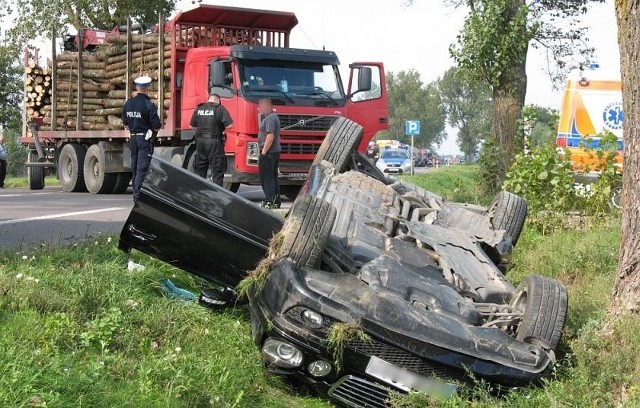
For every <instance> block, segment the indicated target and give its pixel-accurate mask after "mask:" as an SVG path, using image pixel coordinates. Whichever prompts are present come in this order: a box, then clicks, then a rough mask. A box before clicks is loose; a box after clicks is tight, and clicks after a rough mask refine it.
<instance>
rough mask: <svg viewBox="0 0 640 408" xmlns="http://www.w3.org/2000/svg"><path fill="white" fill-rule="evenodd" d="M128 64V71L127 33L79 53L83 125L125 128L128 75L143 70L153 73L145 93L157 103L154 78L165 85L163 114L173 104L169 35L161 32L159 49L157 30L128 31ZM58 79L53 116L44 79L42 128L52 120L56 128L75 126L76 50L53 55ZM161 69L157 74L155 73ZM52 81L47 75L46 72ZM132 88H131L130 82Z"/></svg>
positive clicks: (44, 128)
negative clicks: (80, 55)
mask: <svg viewBox="0 0 640 408" xmlns="http://www.w3.org/2000/svg"><path fill="white" fill-rule="evenodd" d="M131 40H132V42H131V51H132V52H131V65H130V67H129V72H128V74H129V75H127V47H126V44H127V37H126V36H125V35H120V36H113V37H110V38H109V45H107V46H102V47H99V48H98V49H97V50H95V51H93V52H87V51H85V52H84V53H83V54H82V78H83V83H82V86H81V88H82V89H81V90H80V92H81V93H82V106H81V112H82V118H81V120H80V125H81V127H82V129H83V130H107V129H110V130H119V129H123V128H124V126H123V124H122V119H121V115H122V109H123V107H124V103H125V101H126V99H128V97H133V96H135V95H136V92H135V90H134V91H132V92H131V95H127V92H126V85H127V84H126V80H127V78H129V80H131V81H133V79H134V78H136V77H138V76H141V75H149V76H150V77H151V78H153V79H154V81H153V83H152V84H151V88H150V92H149V97H150V98H151V100H152V101H153V102H154V103H155V104H156V105H158V92H157V90H158V80H162V81H163V85H164V90H165V93H164V95H163V96H164V98H163V99H164V103H163V107H162V108H163V109H162V110H163V112H164V117H165V118H166V117H167V113H168V108H169V106H170V104H171V96H172V95H171V93H169V92H168V90H169V81H170V76H171V58H170V57H171V45H170V41H169V37H168V36H165V44H166V45H165V46H164V48H163V49H162V51H160V49H159V42H158V40H159V38H158V34H157V33H155V34H145V35H133V36H131ZM54 63H55V66H56V72H57V81H56V84H55V95H56V98H55V103H56V116H55V118H54V117H53V116H52V115H53V109H52V104H51V102H53V101H51V100H50V99H51V97H50V95H51V92H50V91H51V87H52V84H51V83H49V84H47V86H48V88H47V89H48V90H49V93H48V94H47V95H49V99H48V100H45V101H44V102H43V104H42V106H39V107H38V115H40V116H41V117H43V122H44V126H43V127H42V128H41V129H43V130H47V129H51V127H52V124H54V123H55V126H56V129H58V130H64V129H71V130H75V129H76V125H77V121H78V118H77V111H78V92H79V90H78V88H79V86H78V73H79V70H78V68H79V67H78V53H77V52H63V53H62V54H59V55H57V57H56V59H55V61H54ZM158 69H160V75H158ZM49 81H50V78H49ZM131 88H132V89H135V88H134V87H133V86H132V87H131Z"/></svg>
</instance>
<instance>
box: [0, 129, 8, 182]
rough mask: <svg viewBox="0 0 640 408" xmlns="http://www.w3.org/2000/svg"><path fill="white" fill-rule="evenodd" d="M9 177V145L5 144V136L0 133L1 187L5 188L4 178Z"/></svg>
mask: <svg viewBox="0 0 640 408" xmlns="http://www.w3.org/2000/svg"><path fill="white" fill-rule="evenodd" d="M6 177H7V145H6V144H4V136H2V135H0V188H4V179H5V178H6Z"/></svg>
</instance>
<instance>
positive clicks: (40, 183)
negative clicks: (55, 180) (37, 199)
mask: <svg viewBox="0 0 640 408" xmlns="http://www.w3.org/2000/svg"><path fill="white" fill-rule="evenodd" d="M37 162H38V154H37V153H36V152H34V151H32V150H30V151H29V153H28V156H27V163H37ZM27 181H28V182H29V190H42V189H43V188H44V167H27Z"/></svg>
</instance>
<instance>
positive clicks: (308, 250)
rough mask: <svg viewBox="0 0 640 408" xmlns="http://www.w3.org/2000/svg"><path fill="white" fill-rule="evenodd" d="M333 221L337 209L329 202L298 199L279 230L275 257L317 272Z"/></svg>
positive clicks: (306, 198) (313, 198) (316, 199)
mask: <svg viewBox="0 0 640 408" xmlns="http://www.w3.org/2000/svg"><path fill="white" fill-rule="evenodd" d="M335 219H336V209H335V208H334V207H333V206H332V205H331V204H329V203H328V202H326V201H324V200H320V199H318V198H315V197H310V196H305V197H301V198H299V199H298V200H296V202H295V203H293V207H291V212H290V213H289V216H288V217H287V219H286V220H285V223H284V226H283V227H282V234H283V238H282V245H281V246H280V250H279V251H278V254H277V257H285V258H290V259H291V260H292V261H293V264H294V265H296V266H298V267H304V266H307V267H310V268H317V267H318V266H320V260H321V258H322V253H323V252H324V250H325V248H326V246H327V242H328V241H329V236H330V234H331V229H332V228H333V223H334V221H335Z"/></svg>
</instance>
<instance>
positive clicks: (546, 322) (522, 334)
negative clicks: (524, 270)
mask: <svg viewBox="0 0 640 408" xmlns="http://www.w3.org/2000/svg"><path fill="white" fill-rule="evenodd" d="M567 304H568V295H567V288H565V287H564V285H562V284H561V283H560V282H558V281H555V280H552V279H548V278H545V277H543V276H540V275H531V276H527V277H526V278H525V279H524V281H523V282H522V283H521V284H520V286H519V287H518V290H517V291H516V293H515V294H514V295H513V297H512V301H511V305H512V306H513V308H514V309H516V310H520V311H522V312H523V313H524V315H523V317H522V321H521V322H520V324H519V325H518V328H517V330H516V339H518V340H521V341H529V342H531V341H532V340H534V341H538V342H542V346H543V347H545V348H548V349H550V350H555V349H556V347H557V346H558V343H559V342H560V338H561V337H562V329H563V328H564V323H565V321H566V319H567V307H568V306H567Z"/></svg>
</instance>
